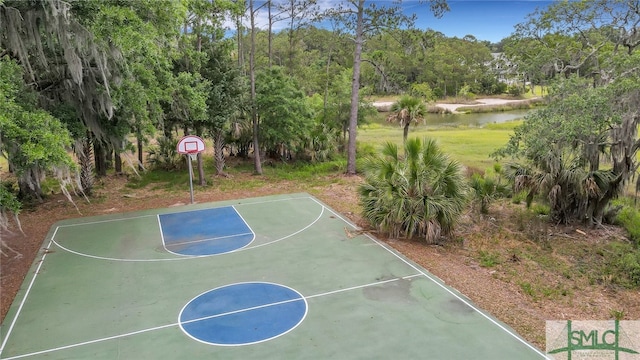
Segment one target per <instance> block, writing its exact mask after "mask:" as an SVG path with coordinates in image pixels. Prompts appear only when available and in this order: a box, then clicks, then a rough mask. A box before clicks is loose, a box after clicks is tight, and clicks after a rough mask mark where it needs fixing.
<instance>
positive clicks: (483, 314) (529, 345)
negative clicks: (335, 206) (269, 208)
mask: <svg viewBox="0 0 640 360" xmlns="http://www.w3.org/2000/svg"><path fill="white" fill-rule="evenodd" d="M311 200H313V201H315V202H317V203H318V204H320V205H321V206H322V207H326V206H325V205H324V204H322V203H321V202H320V201H318V200H316V199H315V198H313V197H311ZM326 208H327V209H328V210H329V211H330V212H331V213H333V214H334V215H335V216H337V217H338V218H340V219H341V220H342V221H344V222H345V223H347V224H349V225H350V226H351V227H352V228H354V229H356V230H361V229H360V228H359V227H358V226H356V225H355V224H353V223H352V222H351V221H349V220H348V219H345V218H344V217H342V215H340V214H338V213H337V212H335V211H333V210H332V209H331V208H330V207H326ZM364 235H365V236H366V237H367V238H369V239H370V240H371V241H373V242H375V243H376V244H378V245H379V246H381V247H382V248H383V249H385V250H387V251H388V252H389V253H391V254H393V256H395V257H396V258H398V259H400V260H401V261H402V262H404V263H405V264H407V265H409V266H410V267H411V268H413V269H414V270H416V271H418V272H419V273H421V274H422V275H424V276H425V277H426V278H427V279H429V280H431V281H432V282H434V283H435V284H437V285H438V286H440V287H441V288H442V289H444V290H446V291H447V292H448V293H449V294H451V295H453V296H454V297H456V298H457V299H458V300H460V301H462V302H463V303H465V304H466V305H467V306H469V307H470V308H471V309H473V310H475V311H476V312H477V313H479V314H480V315H482V316H483V317H484V318H486V319H487V320H489V321H490V322H492V323H493V324H494V325H496V326H497V327H499V328H500V329H502V330H503V331H505V332H506V333H507V334H509V335H511V336H512V337H514V338H515V339H516V340H518V341H519V342H521V343H522V344H524V345H525V346H527V347H528V348H530V349H531V350H533V351H535V352H536V353H538V354H539V355H541V356H542V357H543V358H544V359H548V358H547V356H546V355H545V354H544V353H543V352H542V351H540V350H538V349H537V348H536V347H534V346H533V345H531V344H529V343H528V342H527V341H525V340H524V339H522V338H521V337H520V336H519V335H518V334H516V333H514V332H513V331H511V330H509V329H508V328H507V327H505V326H504V325H502V324H501V323H499V322H498V321H496V320H495V319H493V318H492V317H491V316H489V315H488V314H485V313H484V312H483V311H482V310H480V309H478V308H477V307H476V306H474V305H473V304H472V303H470V302H469V300H467V299H465V298H463V297H462V296H460V295H458V294H456V293H455V292H454V291H453V290H451V289H450V288H449V287H448V286H446V285H444V284H443V283H442V282H441V281H436V279H434V278H433V277H432V276H431V275H430V274H429V273H426V272H425V271H423V270H422V269H420V268H418V267H417V266H416V265H414V264H412V263H410V262H409V261H407V259H405V258H404V257H403V256H400V255H399V254H398V253H397V252H396V251H394V250H392V249H390V248H389V247H388V246H386V245H385V244H383V243H381V242H380V241H379V240H377V239H375V238H374V237H372V236H370V235H369V234H366V233H365V234H364Z"/></svg>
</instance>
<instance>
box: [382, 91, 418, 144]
mask: <svg viewBox="0 0 640 360" xmlns="http://www.w3.org/2000/svg"><path fill="white" fill-rule="evenodd" d="M426 113H427V106H426V105H425V104H424V102H422V99H420V98H416V97H412V96H406V95H405V96H403V97H401V98H400V100H398V101H396V102H395V103H393V105H391V114H390V115H389V116H388V117H387V121H389V122H396V123H398V124H400V126H401V127H402V128H403V136H402V139H403V140H404V141H406V140H407V136H408V135H409V126H410V125H411V124H414V125H415V124H417V123H419V122H420V121H422V120H424V116H425V114H426Z"/></svg>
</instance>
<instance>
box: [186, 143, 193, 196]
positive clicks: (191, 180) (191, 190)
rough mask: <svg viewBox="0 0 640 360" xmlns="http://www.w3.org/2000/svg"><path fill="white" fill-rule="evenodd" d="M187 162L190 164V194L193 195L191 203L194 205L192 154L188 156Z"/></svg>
mask: <svg viewBox="0 0 640 360" xmlns="http://www.w3.org/2000/svg"><path fill="white" fill-rule="evenodd" d="M187 162H188V163H189V194H191V203H192V204H193V168H192V166H191V154H187Z"/></svg>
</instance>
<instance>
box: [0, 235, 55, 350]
mask: <svg viewBox="0 0 640 360" xmlns="http://www.w3.org/2000/svg"><path fill="white" fill-rule="evenodd" d="M57 231H58V228H56V230H55V231H54V233H53V236H52V237H51V240H50V241H49V245H48V248H50V247H51V243H52V241H53V237H54V236H56V232H57ZM45 257H47V252H46V251H45V252H44V254H43V255H42V258H41V259H40V263H39V264H38V267H37V268H36V272H35V274H33V278H31V282H30V283H29V287H27V291H26V292H25V293H24V296H23V297H22V301H21V302H20V306H19V307H18V310H17V311H16V314H15V315H14V316H13V320H12V321H11V325H10V326H9V329H8V330H7V333H6V335H5V338H4V340H3V341H2V346H0V356H2V351H3V350H4V347H5V346H6V345H7V341H8V340H9V337H10V336H11V332H12V331H13V327H14V326H15V324H16V322H17V321H18V316H19V315H20V312H22V307H23V306H24V304H25V303H26V302H27V297H28V295H29V293H30V292H31V288H32V287H33V284H34V283H35V281H36V277H38V274H39V273H40V268H41V267H42V264H44V258H45Z"/></svg>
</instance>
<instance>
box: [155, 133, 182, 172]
mask: <svg viewBox="0 0 640 360" xmlns="http://www.w3.org/2000/svg"><path fill="white" fill-rule="evenodd" d="M157 142H158V144H157V145H155V146H151V147H150V148H149V151H148V152H147V162H148V163H149V166H150V167H151V168H153V169H161V170H166V171H174V170H180V169H183V168H184V165H185V161H184V159H183V156H182V155H181V154H179V153H178V149H177V147H178V140H176V139H171V138H167V137H164V136H163V137H159V138H158V139H157Z"/></svg>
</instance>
